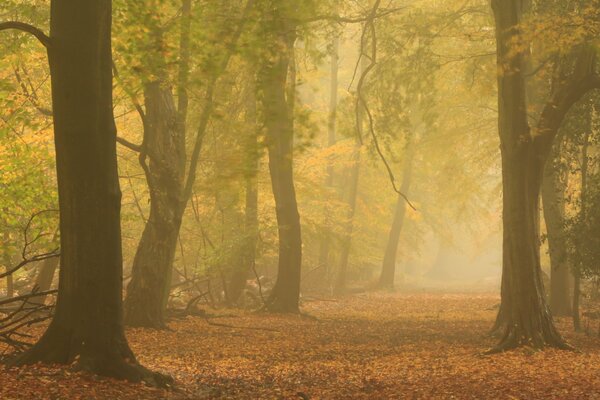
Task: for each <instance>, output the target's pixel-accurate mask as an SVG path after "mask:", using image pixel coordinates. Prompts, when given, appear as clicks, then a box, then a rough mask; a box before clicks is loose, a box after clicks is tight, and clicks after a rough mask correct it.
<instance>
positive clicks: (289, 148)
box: [259, 9, 302, 312]
mask: <svg viewBox="0 0 600 400" xmlns="http://www.w3.org/2000/svg"><path fill="white" fill-rule="evenodd" d="M268 17H269V19H270V21H269V22H270V23H271V24H272V26H273V32H272V33H271V35H272V38H271V39H272V40H273V42H274V43H277V44H278V45H279V46H282V47H283V48H278V49H277V50H278V51H277V52H276V53H275V54H270V57H266V59H265V60H264V65H263V67H262V71H261V74H260V78H259V88H260V91H261V94H262V99H261V100H262V107H263V113H264V116H265V128H266V136H267V146H268V153H269V172H270V174H271V185H272V188H273V196H274V198H275V208H276V215H277V229H278V233H279V261H278V269H277V271H278V275H277V281H276V282H275V286H274V287H273V290H272V292H271V295H270V296H269V298H268V299H267V304H266V309H268V310H270V311H275V312H298V311H299V300H300V275H301V265H302V236H301V229H300V215H299V214H298V204H297V202H296V191H295V188H294V170H293V145H294V143H293V139H294V116H293V102H294V100H293V93H289V92H288V91H287V88H288V85H287V80H288V72H289V71H290V70H293V65H292V63H293V62H294V60H293V48H294V43H295V40H296V32H295V26H294V25H293V24H292V23H291V21H289V20H287V19H285V17H284V16H282V15H280V11H279V10H277V9H273V10H269V16H268ZM271 35H270V36H271ZM275 48H277V46H275ZM290 86H292V87H293V83H292V85H290Z"/></svg>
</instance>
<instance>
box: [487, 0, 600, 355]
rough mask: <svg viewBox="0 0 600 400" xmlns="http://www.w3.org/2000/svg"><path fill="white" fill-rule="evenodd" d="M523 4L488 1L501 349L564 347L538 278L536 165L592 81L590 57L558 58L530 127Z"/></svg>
mask: <svg viewBox="0 0 600 400" xmlns="http://www.w3.org/2000/svg"><path fill="white" fill-rule="evenodd" d="M523 7H524V4H523V2H522V1H519V0H508V1H503V0H492V8H493V11H494V17H495V22H496V46H497V62H498V71H499V73H498V114H499V115H498V128H499V135H500V142H501V146H500V150H501V156H502V188H503V218H502V220H503V231H504V236H503V263H502V287H501V295H502V302H501V305H500V310H499V313H498V317H497V327H499V330H500V331H501V334H502V337H501V340H500V342H499V343H498V344H497V345H496V346H495V347H494V348H493V349H492V350H491V351H492V352H495V351H503V350H506V349H510V348H514V347H516V346H519V345H523V344H528V345H531V346H534V347H537V348H542V347H545V346H553V347H558V348H563V349H566V348H569V345H568V344H567V343H566V342H565V341H564V339H563V338H562V337H561V335H560V334H559V333H558V331H557V330H556V328H555V326H554V322H553V320H552V316H551V314H550V310H549V308H548V306H547V304H546V299H545V296H544V287H543V284H542V279H541V267H540V249H539V198H540V188H541V183H542V176H543V170H544V167H545V164H546V160H547V159H548V158H549V154H550V151H551V148H552V144H553V141H554V138H555V137H556V133H557V131H558V129H559V127H560V125H561V123H562V121H563V119H564V117H565V115H566V113H567V111H568V110H569V109H570V108H571V106H572V105H573V104H574V103H575V102H577V100H579V98H581V96H583V94H585V93H586V92H587V91H588V90H590V89H591V88H593V87H598V85H600V80H599V79H598V77H597V76H596V74H595V55H594V52H593V50H592V49H590V48H589V47H585V46H584V47H583V48H580V49H577V50H578V51H577V56H576V57H575V60H576V61H575V62H574V63H565V64H566V65H563V68H561V73H560V74H559V76H561V77H562V79H561V80H560V81H559V82H557V83H558V84H557V85H556V86H555V87H554V88H553V90H552V93H551V95H550V100H549V101H548V102H547V103H546V104H545V106H544V109H543V111H542V113H541V116H540V119H539V122H538V125H537V127H536V129H535V130H533V131H532V129H531V128H530V125H529V122H528V116H527V97H526V90H525V76H524V75H525V74H524V71H526V70H527V68H526V66H525V62H526V54H527V53H526V52H527V48H528V47H526V46H519V45H518V42H519V41H518V39H520V36H519V33H520V26H521V23H522V17H523Z"/></svg>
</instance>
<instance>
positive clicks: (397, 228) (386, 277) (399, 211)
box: [377, 149, 414, 289]
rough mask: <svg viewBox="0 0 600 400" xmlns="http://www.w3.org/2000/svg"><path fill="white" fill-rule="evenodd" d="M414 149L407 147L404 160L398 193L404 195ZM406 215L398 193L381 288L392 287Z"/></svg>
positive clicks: (409, 179) (407, 186)
mask: <svg viewBox="0 0 600 400" xmlns="http://www.w3.org/2000/svg"><path fill="white" fill-rule="evenodd" d="M413 158H414V150H413V149H409V150H408V154H407V155H406V160H405V162H404V174H403V175H402V183H401V186H400V193H402V194H404V195H406V194H408V191H409V190H410V184H411V178H412V169H413ZM405 216H406V199H405V198H404V196H403V195H400V194H399V195H398V200H397V201H396V208H395V211H394V220H393V221H392V228H391V229H390V234H389V237H388V242H387V246H386V248H385V255H384V257H383V265H382V268H381V275H380V277H379V283H378V285H377V286H378V287H379V288H382V289H393V288H394V276H395V274H396V256H397V254H398V243H399V241H400V233H401V232H402V227H403V226H404V218H405Z"/></svg>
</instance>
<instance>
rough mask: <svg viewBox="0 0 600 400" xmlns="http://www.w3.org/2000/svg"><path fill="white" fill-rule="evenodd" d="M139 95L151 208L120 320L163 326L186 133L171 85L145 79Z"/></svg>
mask: <svg viewBox="0 0 600 400" xmlns="http://www.w3.org/2000/svg"><path fill="white" fill-rule="evenodd" d="M144 95H145V104H146V121H145V127H144V144H143V146H144V148H143V149H142V152H146V153H147V154H148V158H149V163H148V165H147V167H145V168H144V170H145V172H146V180H147V182H148V188H149V192H150V214H149V217H148V221H147V222H146V226H145V227H144V232H143V233H142V238H141V240H140V243H139V245H138V248H137V251H136V254H135V258H134V260H133V268H132V278H131V281H130V282H129V285H128V286H127V297H126V299H125V304H124V305H125V322H126V324H128V325H131V326H144V327H154V328H164V327H165V326H166V325H165V315H164V311H165V308H166V307H165V306H166V300H167V299H168V296H169V289H170V284H171V279H170V277H171V271H172V266H173V258H174V257H175V250H176V249H177V238H178V236H179V228H180V226H181V220H182V217H183V206H182V201H181V194H182V192H183V178H184V173H185V134H184V133H183V132H182V131H181V130H180V129H179V126H178V123H177V116H178V114H177V110H176V108H175V104H174V101H173V95H172V92H171V88H169V87H163V86H162V84H161V83H160V82H151V83H149V84H147V85H146V87H145V91H144ZM141 157H144V154H142V156H141ZM142 162H143V163H145V160H143V161H142Z"/></svg>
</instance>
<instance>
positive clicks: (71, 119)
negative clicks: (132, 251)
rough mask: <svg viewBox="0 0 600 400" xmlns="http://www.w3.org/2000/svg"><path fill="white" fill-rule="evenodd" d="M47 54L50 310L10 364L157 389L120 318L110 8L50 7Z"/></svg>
mask: <svg viewBox="0 0 600 400" xmlns="http://www.w3.org/2000/svg"><path fill="white" fill-rule="evenodd" d="M50 38H51V42H52V45H51V47H50V51H49V58H50V71H51V78H52V101H53V110H54V131H55V145H56V165H57V179H58V194H59V206H60V242H61V257H60V264H61V268H60V280H59V292H58V300H57V305H56V313H55V316H54V319H53V320H52V322H51V324H50V326H49V327H48V329H47V331H46V332H45V333H44V335H43V336H42V337H41V339H40V340H39V341H38V342H37V343H36V344H35V345H34V346H33V347H32V348H31V349H30V350H29V351H27V352H26V353H24V354H23V355H22V356H21V357H20V358H19V359H17V360H16V363H17V364H31V363H35V362H38V361H42V362H48V363H63V364H67V363H71V362H73V361H74V360H75V359H76V357H78V358H77V365H78V366H79V368H81V369H85V370H89V371H92V372H95V373H98V374H102V375H107V376H112V377H116V378H125V379H130V380H134V381H139V380H142V379H144V380H147V381H151V382H154V383H161V382H159V381H162V379H160V376H159V375H156V374H152V373H150V372H149V371H147V370H146V369H144V368H143V367H141V366H140V365H139V364H138V363H137V362H136V360H135V357H134V355H133V353H132V351H131V350H130V348H129V346H128V344H127V340H126V339H125V334H124V330H123V321H122V301H121V291H122V256H121V231H120V209H121V203H120V202H121V192H120V189H119V180H118V175H117V157H116V128H115V124H114V118H113V107H112V71H111V65H112V61H111V45H110V42H111V1H109V0H88V1H85V2H81V1H75V0H53V1H52V5H51V22H50Z"/></svg>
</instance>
